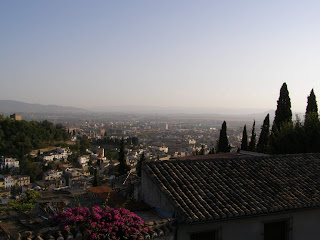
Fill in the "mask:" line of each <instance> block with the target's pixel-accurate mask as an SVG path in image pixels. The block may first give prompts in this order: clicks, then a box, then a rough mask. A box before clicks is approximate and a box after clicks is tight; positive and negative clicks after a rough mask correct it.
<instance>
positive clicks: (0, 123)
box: [0, 118, 69, 157]
mask: <svg viewBox="0 0 320 240" xmlns="http://www.w3.org/2000/svg"><path fill="white" fill-rule="evenodd" d="M68 139H69V135H68V133H67V131H66V130H65V129H64V127H63V126H62V125H60V124H58V125H56V126H55V125H54V124H53V123H51V122H49V121H43V122H36V121H31V122H27V121H24V120H21V121H16V120H13V119H9V118H6V119H3V120H0V154H1V155H4V156H11V157H22V156H24V155H26V154H28V153H30V151H31V150H33V149H36V148H41V147H44V146H45V145H46V144H47V143H49V142H53V141H65V140H68Z"/></svg>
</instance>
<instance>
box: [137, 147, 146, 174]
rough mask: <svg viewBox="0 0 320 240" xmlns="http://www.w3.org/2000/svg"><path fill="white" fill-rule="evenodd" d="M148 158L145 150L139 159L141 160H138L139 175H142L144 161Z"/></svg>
mask: <svg viewBox="0 0 320 240" xmlns="http://www.w3.org/2000/svg"><path fill="white" fill-rule="evenodd" d="M145 160H146V157H145V155H144V152H143V153H142V154H141V156H140V159H139V161H138V163H137V168H136V170H137V175H138V176H139V177H141V170H142V164H143V162H144V161H145Z"/></svg>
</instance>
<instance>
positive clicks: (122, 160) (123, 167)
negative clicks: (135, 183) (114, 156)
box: [118, 138, 130, 175]
mask: <svg viewBox="0 0 320 240" xmlns="http://www.w3.org/2000/svg"><path fill="white" fill-rule="evenodd" d="M120 144H121V146H120V151H119V158H118V160H119V175H123V174H126V173H127V172H128V171H130V167H129V166H128V164H127V162H126V155H125V152H124V139H123V138H122V139H121V142H120Z"/></svg>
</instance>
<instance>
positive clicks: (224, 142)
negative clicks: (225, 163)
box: [217, 121, 231, 153]
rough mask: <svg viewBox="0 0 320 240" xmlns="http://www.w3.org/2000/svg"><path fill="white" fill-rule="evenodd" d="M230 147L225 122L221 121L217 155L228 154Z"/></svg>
mask: <svg viewBox="0 0 320 240" xmlns="http://www.w3.org/2000/svg"><path fill="white" fill-rule="evenodd" d="M230 148H231V147H230V145H229V141H228V136H227V123H226V121H223V123H222V126H221V130H220V136H219V142H218V151H217V152H218V153H221V152H230Z"/></svg>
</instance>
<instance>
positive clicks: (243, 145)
mask: <svg viewBox="0 0 320 240" xmlns="http://www.w3.org/2000/svg"><path fill="white" fill-rule="evenodd" d="M241 150H243V151H247V150H248V134H247V126H246V125H244V128H243V132H242V140H241Z"/></svg>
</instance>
